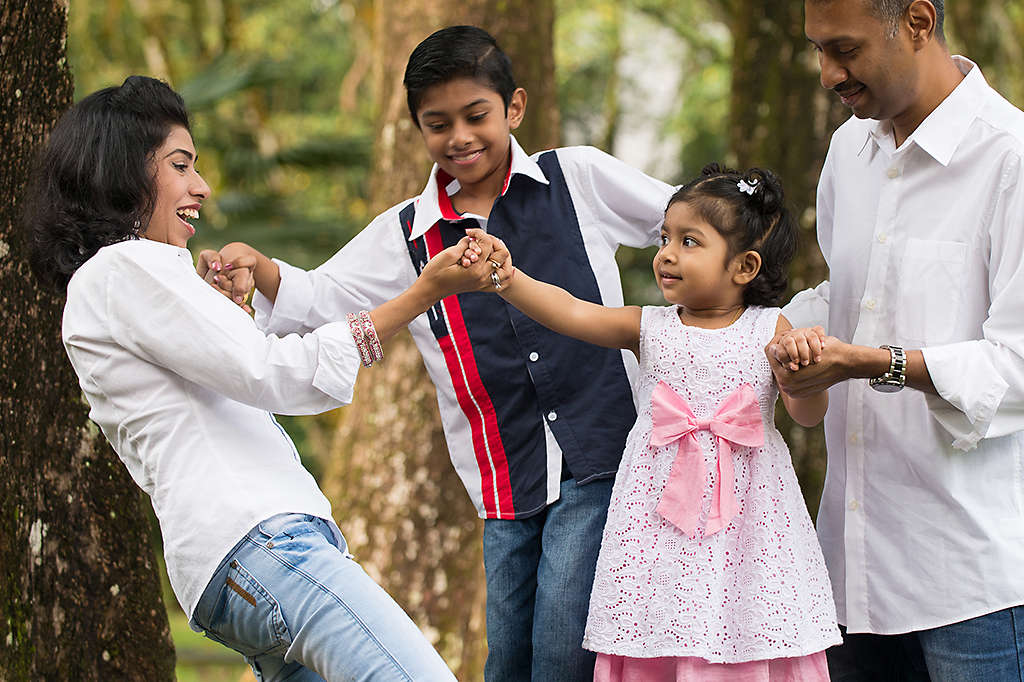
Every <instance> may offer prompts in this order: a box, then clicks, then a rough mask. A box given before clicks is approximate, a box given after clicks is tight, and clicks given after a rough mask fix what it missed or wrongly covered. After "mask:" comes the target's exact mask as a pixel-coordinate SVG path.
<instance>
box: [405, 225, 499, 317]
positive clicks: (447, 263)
mask: <svg viewBox="0 0 1024 682" xmlns="http://www.w3.org/2000/svg"><path fill="white" fill-rule="evenodd" d="M480 235H483V236H484V237H485V239H478V238H476V237H474V236H470V235H467V236H466V237H463V238H462V239H460V240H459V242H458V243H457V244H455V245H454V246H451V247H449V248H447V249H445V250H444V251H441V252H440V253H438V254H437V255H436V256H434V257H433V258H431V259H430V261H429V262H428V263H427V264H426V266H424V268H423V271H422V272H421V273H420V281H421V283H422V286H425V287H429V293H428V296H429V297H430V299H431V300H432V301H435V302H436V301H438V300H440V299H442V298H444V297H446V296H451V295H452V294H459V293H463V292H466V291H495V279H496V278H497V280H498V284H499V286H503V285H504V283H506V282H507V281H508V278H509V277H508V275H507V274H506V273H507V270H506V271H503V270H501V269H498V268H495V267H494V265H493V264H492V261H490V260H488V259H489V258H506V256H507V253H508V252H507V251H505V250H503V248H504V245H503V244H501V242H500V240H496V239H494V238H493V237H487V236H486V235H485V234H484V233H483V232H480ZM496 246H497V247H498V248H497V249H495V247H496ZM469 251H472V252H473V253H476V256H477V257H476V262H473V263H470V264H469V265H466V264H465V262H464V260H465V259H467V258H468V256H467V255H466V254H467V252H469ZM509 267H510V266H509Z"/></svg>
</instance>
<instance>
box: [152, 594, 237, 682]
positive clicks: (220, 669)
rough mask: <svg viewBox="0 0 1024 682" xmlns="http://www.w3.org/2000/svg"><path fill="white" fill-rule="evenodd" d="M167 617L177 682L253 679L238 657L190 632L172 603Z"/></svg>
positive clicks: (184, 619) (185, 619)
mask: <svg viewBox="0 0 1024 682" xmlns="http://www.w3.org/2000/svg"><path fill="white" fill-rule="evenodd" d="M171 599H172V600H173V597H172V598H171ZM167 617H168V619H169V620H170V621H171V637H172V638H173V639H174V648H175V650H176V651H177V654H178V661H177V665H176V666H175V673H176V674H177V676H178V681H179V682H243V681H254V680H255V679H256V678H255V677H254V676H253V674H252V671H251V670H249V666H248V664H246V662H245V661H244V660H243V659H242V656H241V655H240V654H238V653H236V652H234V651H232V650H231V649H229V648H227V647H226V646H223V645H221V644H218V643H217V642H214V641H213V640H211V639H207V638H206V637H203V636H202V635H201V634H200V633H198V632H193V631H192V629H191V628H190V627H189V626H188V619H187V618H185V614H184V613H182V612H181V609H180V608H178V605H177V603H176V602H173V601H172V603H171V606H170V608H168V609H167Z"/></svg>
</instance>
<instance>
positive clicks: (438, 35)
mask: <svg viewBox="0 0 1024 682" xmlns="http://www.w3.org/2000/svg"><path fill="white" fill-rule="evenodd" d="M456 78H472V79H473V80H476V81H479V82H480V83H483V84H485V85H486V86H487V87H489V88H491V89H492V90H494V91H495V92H496V93H498V94H499V95H501V99H502V101H503V102H504V103H505V111H506V112H507V111H508V104H509V102H510V101H511V100H512V93H513V92H515V90H516V81H515V78H513V77H512V63H511V62H510V61H509V59H508V55H506V54H505V53H504V52H502V50H501V48H500V47H499V46H498V42H497V41H496V40H495V39H494V36H492V35H491V34H490V33H488V32H487V31H485V30H483V29H482V28H477V27H476V26H448V27H447V28H442V29H441V30H439V31H435V32H434V33H432V34H430V35H429V36H427V37H426V38H425V39H424V40H423V42H421V43H420V44H419V45H417V46H416V49H415V50H413V51H412V54H411V55H409V63H408V64H407V65H406V67H405V78H403V79H402V83H403V84H404V85H405V91H406V99H407V100H408V103H409V114H410V115H411V116H412V120H413V123H415V124H416V126H417V127H419V124H420V123H419V120H418V119H417V118H416V112H417V111H419V107H420V103H421V102H422V101H423V95H424V93H425V92H426V91H427V89H428V88H431V87H433V86H435V85H440V84H442V83H448V82H449V81H453V80H455V79H456Z"/></svg>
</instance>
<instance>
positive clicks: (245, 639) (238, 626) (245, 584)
mask: <svg viewBox="0 0 1024 682" xmlns="http://www.w3.org/2000/svg"><path fill="white" fill-rule="evenodd" d="M206 636H207V637H209V638H210V639H213V640H215V641H218V642H220V643H221V644H223V645H225V646H227V647H230V648H232V649H234V650H235V651H237V652H238V653H240V654H242V655H243V656H248V657H254V656H262V655H264V654H269V653H278V652H280V653H283V652H284V650H285V649H287V647H288V645H289V643H290V640H291V636H290V635H289V633H288V628H287V626H286V625H285V622H284V617H283V615H282V614H281V607H280V605H279V604H278V602H277V600H276V599H275V598H274V596H273V595H272V594H270V592H268V591H267V590H266V588H264V587H263V585H261V584H260V582H259V581H258V580H257V579H256V578H255V576H253V575H252V574H251V573H249V571H247V570H246V569H245V567H244V566H242V564H241V563H239V562H238V560H237V559H232V560H231V563H230V564H229V565H228V571H227V576H226V577H225V579H224V585H223V587H221V590H220V594H219V595H218V597H217V603H216V606H215V607H214V609H213V612H212V614H211V616H210V623H209V626H208V627H207V628H206Z"/></svg>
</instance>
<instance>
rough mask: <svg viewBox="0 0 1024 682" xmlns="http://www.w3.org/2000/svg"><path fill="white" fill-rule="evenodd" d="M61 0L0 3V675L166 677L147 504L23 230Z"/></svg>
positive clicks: (50, 113) (55, 74)
mask: <svg viewBox="0 0 1024 682" xmlns="http://www.w3.org/2000/svg"><path fill="white" fill-rule="evenodd" d="M66 14H67V3H66V2H62V1H61V0H39V1H36V2H30V1H29V0H5V2H4V3H3V4H2V5H0V165H2V167H3V169H4V170H3V172H2V173H0V196H3V197H4V198H5V201H4V202H3V205H2V207H0V306H2V315H0V472H3V475H2V476H0V613H2V614H3V620H2V621H0V632H2V635H0V637H2V638H3V641H2V642H0V679H4V680H12V681H15V680H18V681H20V680H113V679H144V680H170V679H173V677H174V649H173V646H172V644H171V640H170V631H169V628H168V624H167V614H166V611H165V610H164V605H163V603H162V601H161V597H160V584H159V579H158V577H157V573H156V563H155V560H154V557H153V550H152V547H151V546H150V542H149V538H150V529H149V525H148V521H147V516H146V515H145V514H144V513H143V509H144V508H143V506H142V505H143V504H144V503H145V502H144V499H143V497H142V495H141V493H140V492H139V490H138V488H137V487H136V486H135V484H134V483H133V482H132V481H131V479H130V478H129V476H128V474H127V472H126V470H125V469H124V467H123V466H122V465H121V463H120V461H119V460H118V459H117V456H116V455H115V454H114V453H113V452H112V451H111V450H110V448H109V447H108V446H107V444H106V441H105V440H104V439H103V436H102V435H100V434H99V432H98V429H96V427H95V426H94V425H93V424H92V423H91V422H90V421H89V420H88V417H87V413H88V408H87V406H86V405H85V404H84V402H83V401H82V398H81V392H80V391H79V389H78V380H77V378H76V377H75V375H74V372H72V370H71V366H70V364H69V363H68V360H67V356H66V355H65V354H64V348H63V346H62V345H61V341H60V318H61V309H62V307H63V296H56V295H52V294H49V293H46V292H43V291H40V290H38V289H37V287H36V284H35V281H34V279H33V278H32V276H31V274H30V272H29V269H28V265H27V263H26V261H25V256H26V250H25V249H26V247H25V239H24V237H23V235H22V234H21V230H20V227H19V224H18V219H17V216H18V207H19V201H18V198H19V197H20V196H21V195H22V194H23V192H24V186H25V180H26V177H27V175H28V170H29V166H30V159H31V157H32V152H33V150H34V149H35V147H36V146H37V145H38V144H39V143H40V142H41V141H42V140H43V139H44V137H45V135H46V133H47V131H48V130H49V129H50V127H51V126H52V124H53V122H54V121H55V120H56V118H57V116H58V115H59V114H60V113H61V112H62V111H63V110H64V109H65V108H67V106H68V105H69V104H70V103H71V98H72V84H71V74H70V71H69V69H68V65H67V62H66V59H65V51H64V46H65V40H66V37H67V16H66Z"/></svg>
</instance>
